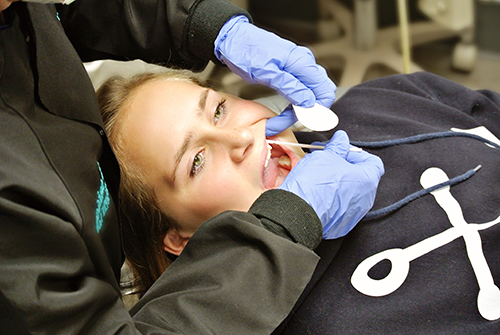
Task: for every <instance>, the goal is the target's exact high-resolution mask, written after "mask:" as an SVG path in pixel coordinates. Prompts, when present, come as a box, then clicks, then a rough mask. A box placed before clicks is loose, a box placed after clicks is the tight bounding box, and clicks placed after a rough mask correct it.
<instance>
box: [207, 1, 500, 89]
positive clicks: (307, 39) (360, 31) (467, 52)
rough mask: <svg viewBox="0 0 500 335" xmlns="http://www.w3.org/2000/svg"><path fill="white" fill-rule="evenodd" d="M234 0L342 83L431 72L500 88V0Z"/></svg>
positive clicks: (227, 79) (225, 79) (224, 76)
mask: <svg viewBox="0 0 500 335" xmlns="http://www.w3.org/2000/svg"><path fill="white" fill-rule="evenodd" d="M232 2H234V3H236V4H237V5H239V6H241V7H244V8H246V9H247V10H248V11H249V12H250V13H251V14H252V16H253V18H254V23H255V24H256V25H258V26H260V27H263V28H265V29H267V30H270V31H273V32H275V33H277V34H278V35H280V36H282V37H284V38H287V39H289V40H292V41H294V42H296V43H297V44H300V45H306V46H308V47H309V48H310V49H311V50H312V51H313V53H314V54H315V56H316V59H317V62H318V63H319V64H321V65H323V66H324V67H325V68H326V69H327V71H328V74H329V76H330V77H331V78H332V79H333V81H334V82H335V83H336V84H337V86H339V87H340V88H348V87H351V86H353V85H355V84H357V83H360V82H363V81H366V80H369V79H373V78H377V77H381V76H386V75H390V74H395V73H401V72H414V71H419V70H425V71H429V72H432V73H435V74H438V75H441V76H443V77H446V78H449V79H451V80H453V81H456V82H458V83H461V84H463V85H465V86H467V87H469V88H471V89H482V88H485V89H491V90H495V91H497V92H500V36H499V28H500V0H233V1H232ZM402 13H404V15H403V14H402ZM405 27H407V30H405ZM402 28H403V35H402V34H401V32H402V30H401V29H402ZM405 32H406V33H405ZM402 44H403V46H402ZM405 45H406V46H407V47H405ZM224 71H225V70H224V69H223V68H217V69H216V77H217V78H219V80H221V81H222V84H223V86H224V88H225V89H226V90H228V91H229V92H230V93H233V94H238V95H241V96H243V97H245V98H257V97H261V96H263V95H264V96H265V95H266V94H267V93H266V88H263V87H256V86H254V85H252V86H250V85H246V84H243V83H241V82H238V80H239V79H237V78H235V76H232V75H231V74H230V73H229V74H228V73H227V72H224ZM269 94H271V92H270V93H269Z"/></svg>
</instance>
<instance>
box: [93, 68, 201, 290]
mask: <svg viewBox="0 0 500 335" xmlns="http://www.w3.org/2000/svg"><path fill="white" fill-rule="evenodd" d="M157 80H174V81H187V82H191V83H195V84H198V85H200V86H203V87H208V86H209V85H208V84H207V83H205V82H202V81H201V80H199V78H198V77H197V76H196V75H195V74H194V73H193V72H191V71H189V70H174V69H166V68H165V69H163V70H162V71H155V72H147V73H142V74H139V75H135V76H133V77H130V78H124V77H113V78H110V79H108V80H107V81H106V82H105V83H104V84H103V85H102V86H101V87H100V88H99V89H98V91H97V98H98V102H99V108H100V110H101V115H102V118H103V121H104V127H105V130H106V132H107V134H108V138H109V141H110V144H111V147H112V148H113V151H114V152H115V155H116V157H117V160H118V163H119V164H120V170H121V184H120V203H119V210H120V214H121V218H122V236H123V237H122V239H123V248H124V252H125V256H126V257H127V261H128V262H129V265H130V268H131V270H132V274H133V277H134V285H135V289H136V290H137V291H138V292H140V293H144V292H145V291H146V290H147V289H148V288H149V287H150V286H151V285H152V284H153V283H154V282H155V281H156V279H158V277H159V276H160V275H161V274H162V273H163V272H164V271H165V269H166V268H167V267H168V266H169V265H170V264H171V262H172V258H171V257H169V255H168V254H167V253H166V252H165V251H164V250H163V238H164V236H165V235H166V233H167V232H168V231H169V230H170V229H172V228H175V227H176V223H175V222H174V221H173V220H172V219H171V218H169V217H168V215H167V213H164V212H162V211H161V210H160V208H159V206H158V201H157V197H156V195H155V191H154V189H153V188H152V186H151V185H149V184H148V183H147V182H146V178H145V175H144V172H143V170H142V169H141V167H140V166H139V165H138V164H136V163H135V162H134V160H133V159H131V155H130V152H128V151H127V147H126V145H125V143H126V141H124V138H123V135H122V132H121V125H122V122H121V121H122V120H123V118H124V115H125V114H126V113H127V108H128V105H129V103H130V101H131V99H132V98H133V96H134V93H135V92H136V91H137V89H138V88H139V87H141V86H142V85H144V84H146V83H149V82H152V81H157Z"/></svg>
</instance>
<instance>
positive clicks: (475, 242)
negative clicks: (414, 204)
mask: <svg viewBox="0 0 500 335" xmlns="http://www.w3.org/2000/svg"><path fill="white" fill-rule="evenodd" d="M447 180H448V177H447V175H446V173H445V172H444V171H443V170H441V169H439V168H435V167H434V168H429V169H427V170H426V171H424V173H422V176H421V178H420V184H421V185H422V186H423V187H424V188H428V187H431V186H433V185H436V184H439V183H442V182H445V181H447ZM431 194H432V195H433V196H434V198H435V199H436V201H437V203H438V204H439V206H440V207H441V208H442V209H443V210H444V211H445V212H446V214H447V216H448V219H449V220H450V222H451V225H452V226H453V227H451V228H449V229H447V230H445V231H443V232H442V233H439V234H437V235H434V236H431V237H429V238H427V239H425V240H422V241H420V242H418V243H416V244H414V245H411V246H409V247H407V248H405V249H388V250H385V251H382V252H380V253H378V254H375V255H373V256H370V257H368V258H367V259H365V260H364V261H363V262H361V263H360V264H359V265H358V267H357V268H356V270H355V271H354V273H353V274H352V277H351V284H352V285H353V286H354V288H356V289H357V290H358V291H359V292H361V293H363V294H366V295H369V296H376V297H380V296H384V295H388V294H390V293H392V292H394V291H396V290H397V289H398V288H399V287H400V286H401V285H402V284H403V282H404V281H405V280H406V277H407V276H408V272H409V270H410V262H411V261H412V260H414V259H417V258H419V257H420V256H422V255H424V254H426V253H428V252H431V251H432V250H435V249H437V248H439V247H441V246H443V245H446V244H448V243H450V242H452V241H453V240H455V239H457V238H459V237H463V238H464V241H465V245H466V251H467V255H468V257H469V260H470V263H471V265H472V268H473V270H474V274H475V276H476V278H477V282H478V284H479V294H478V297H477V307H478V310H479V314H481V316H482V317H483V318H485V319H487V320H490V321H493V320H497V319H499V318H500V289H499V288H498V287H497V286H496V285H495V283H494V281H493V276H492V275H491V271H490V268H489V266H488V263H487V262H486V259H485V257H484V253H483V249H482V245H481V236H480V235H479V230H484V229H488V228H490V227H492V226H494V225H496V224H497V223H499V222H500V216H499V217H497V218H496V219H495V220H493V221H490V222H485V223H467V222H466V221H465V219H464V217H463V213H462V208H461V207H460V204H459V203H458V201H457V200H456V199H455V198H454V197H453V195H452V194H451V193H450V187H449V186H446V187H443V188H440V189H438V190H435V191H433V192H431ZM382 260H389V261H390V262H391V264H392V268H391V271H390V272H389V274H388V275H387V276H386V277H385V278H382V279H372V278H370V277H369V276H368V271H369V270H370V269H371V268H372V267H373V266H375V265H376V264H377V263H379V262H380V261H382Z"/></svg>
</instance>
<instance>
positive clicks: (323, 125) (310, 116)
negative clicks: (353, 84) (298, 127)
mask: <svg viewBox="0 0 500 335" xmlns="http://www.w3.org/2000/svg"><path fill="white" fill-rule="evenodd" d="M292 108H293V110H294V112H295V115H296V116H297V119H298V120H299V121H300V123H302V124H303V125H304V126H305V127H307V128H309V129H311V130H314V131H327V130H331V129H333V128H335V127H336V126H337V124H338V123H339V117H338V116H337V114H335V113H334V112H333V111H332V110H331V109H330V108H327V107H325V106H322V105H320V104H318V103H316V104H315V105H314V106H313V107H310V108H304V107H300V106H296V105H292Z"/></svg>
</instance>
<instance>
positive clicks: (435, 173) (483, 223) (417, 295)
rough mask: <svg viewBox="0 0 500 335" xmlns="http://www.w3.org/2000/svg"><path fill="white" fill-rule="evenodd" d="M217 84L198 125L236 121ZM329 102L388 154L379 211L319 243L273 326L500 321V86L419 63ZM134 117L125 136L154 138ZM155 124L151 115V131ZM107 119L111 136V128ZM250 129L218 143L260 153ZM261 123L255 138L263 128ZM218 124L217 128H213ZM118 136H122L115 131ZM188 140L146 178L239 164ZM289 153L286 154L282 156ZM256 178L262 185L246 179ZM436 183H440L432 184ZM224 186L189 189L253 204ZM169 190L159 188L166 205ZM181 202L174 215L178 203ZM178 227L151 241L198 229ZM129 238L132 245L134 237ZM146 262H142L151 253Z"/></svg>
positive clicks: (378, 329)
mask: <svg viewBox="0 0 500 335" xmlns="http://www.w3.org/2000/svg"><path fill="white" fill-rule="evenodd" d="M151 88H153V86H151ZM157 88H158V87H157ZM203 90H204V89H203V88H200V89H199V90H198V91H197V92H198V93H197V94H196V96H198V97H200V96H202V97H204V96H205V95H204V93H203V92H204V91H203ZM155 91H156V92H158V91H159V90H158V89H154V90H151V91H149V93H148V94H146V97H143V98H145V99H143V100H142V101H143V102H145V103H146V104H142V105H135V107H136V108H137V107H139V106H140V110H141V111H142V112H147V111H148V108H147V106H148V104H150V103H152V101H150V100H153V97H155V100H156V99H158V100H160V97H158V96H156V95H155V94H158V93H155ZM144 92H146V91H144ZM211 94H214V93H212V91H210V92H209V94H208V95H207V96H206V97H207V100H206V103H205V107H206V106H211V109H212V110H211V111H210V114H209V115H210V116H208V119H207V120H205V119H202V118H201V116H200V118H199V121H198V124H200V127H199V129H205V128H204V125H203V123H204V122H205V121H207V122H209V121H208V120H210V121H212V122H213V121H214V120H215V121H216V123H217V122H221V123H220V124H219V125H220V126H223V125H225V124H224V121H225V120H230V119H225V117H228V116H230V115H231V114H230V113H232V112H233V110H231V109H229V107H230V106H233V105H232V104H230V103H229V102H230V101H231V100H230V99H226V101H225V102H224V99H225V98H222V99H219V98H218V97H217V98H215V99H214V100H210V98H212V97H213V96H212V95H211ZM162 95H163V94H162ZM132 96H133V97H135V98H137V99H136V100H135V101H134V102H132V103H130V104H128V105H127V107H128V108H130V107H133V106H134V105H133V104H134V103H135V102H136V101H141V94H140V92H135V93H134V94H133V95H132ZM179 97H181V92H179V93H176V95H175V98H176V99H174V97H170V99H174V100H180V99H178V98H179ZM199 101H200V99H196V102H194V103H193V106H191V109H193V110H195V111H198V110H199V105H200V103H199ZM201 101H205V99H204V98H203V99H201ZM236 101H238V100H236ZM239 103H242V105H240V104H239ZM160 105H164V104H160ZM201 105H203V104H201ZM234 106H239V108H241V109H243V108H245V106H248V105H247V102H238V104H236V105H234ZM332 108H333V109H334V110H335V112H336V113H337V115H338V116H339V118H340V123H339V126H338V128H340V129H345V130H347V131H348V132H349V134H350V136H351V138H352V139H355V140H356V141H353V142H352V143H353V144H355V145H358V146H361V147H364V148H367V149H366V150H370V151H372V152H374V153H376V154H377V155H378V156H380V157H381V158H382V160H383V161H384V164H385V166H386V170H387V171H386V174H385V175H384V178H382V180H381V184H380V186H379V189H378V192H377V198H376V200H375V205H374V210H373V211H372V212H370V213H368V215H367V216H366V218H365V219H364V220H363V221H362V222H361V223H359V224H358V225H357V226H356V228H355V229H353V230H352V231H351V233H350V234H349V235H347V236H346V237H345V238H344V239H340V240H332V241H324V242H322V244H321V245H320V246H319V248H318V249H317V250H316V252H317V253H318V254H319V255H320V256H321V257H322V259H321V261H320V264H319V265H318V267H317V272H316V274H315V276H314V277H313V280H312V281H311V283H310V285H309V287H308V288H307V289H306V290H305V291H304V293H303V296H302V298H301V299H300V300H299V302H298V303H297V304H296V308H295V311H294V312H292V313H291V314H290V317H289V319H288V320H286V321H285V322H284V323H283V325H282V327H280V328H279V329H278V330H276V332H275V333H276V334H277V333H280V332H284V333H287V334H304V333H311V332H312V333H314V334H332V333H336V332H338V333H341V334H359V333H388V332H390V333H414V332H420V333H440V332H443V331H444V332H449V333H467V334H473V333H488V332H490V333H495V332H496V331H497V330H498V327H499V324H498V322H499V321H498V320H500V312H499V311H500V290H499V289H498V285H499V282H498V281H499V280H500V262H499V261H498V260H499V259H500V249H499V248H498V240H499V238H500V235H499V233H500V230H499V228H498V227H500V226H499V225H498V223H500V209H499V207H498V204H499V203H500V192H498V189H499V186H500V179H499V177H498V176H499V174H498V166H499V165H500V154H499V149H498V147H499V145H500V141H499V140H498V138H499V137H500V96H499V95H498V94H496V93H494V92H490V91H471V90H468V89H466V88H465V87H463V86H460V85H457V84H455V83H452V82H450V81H447V80H445V79H443V78H439V77H436V76H433V75H431V74H428V73H417V74H413V75H397V76H391V77H387V78H382V79H379V80H374V81H370V82H367V83H364V84H361V85H359V86H357V87H355V88H352V89H351V90H350V91H349V92H348V93H346V95H344V96H343V97H342V98H341V99H339V100H338V101H337V102H336V103H335V104H334V106H333V107H332ZM129 110H131V109H129ZM238 110H239V109H238ZM238 110H236V111H235V112H238ZM224 112H229V114H224ZM196 113H197V112H196ZM262 113H263V114H262V118H265V116H264V115H265V114H266V113H265V112H264V111H262ZM173 115H174V116H173V118H175V117H176V115H177V114H175V113H173ZM259 115H260V114H259ZM129 117H130V116H129ZM125 119H126V118H125ZM257 119H259V117H257V118H256V119H254V120H252V121H250V122H249V124H250V125H251V126H250V129H254V130H255V131H257V129H260V128H259V127H260V126H259V122H258V121H257ZM157 120H159V119H157ZM128 121H129V122H128V125H129V126H130V127H131V128H136V129H137V130H138V131H136V132H135V133H134V132H132V133H131V132H129V133H128V136H127V138H128V139H133V140H134V141H137V142H135V145H138V144H139V143H141V142H140V141H146V139H147V138H148V137H149V136H146V139H139V138H138V137H137V136H138V135H139V134H141V135H146V130H145V129H146V128H144V125H142V126H141V124H140V122H139V120H135V119H133V118H132V117H130V118H129V119H128ZM162 122H165V121H161V122H160V121H158V122H157V123H156V125H158V127H159V126H161V124H162ZM169 122H173V120H171V119H170V120H169ZM108 124H109V125H111V124H112V123H110V122H108ZM154 124H155V123H154V122H153V123H151V124H149V125H148V127H149V128H147V129H148V131H149V132H151V133H153V130H151V129H152V128H151V127H152V126H153V125H154ZM122 126H125V127H124V128H123V129H127V128H126V123H125V124H124V125H122ZM141 127H143V128H141ZM252 127H253V128H252ZM108 128H109V129H110V134H111V136H113V127H108ZM141 129H142V130H141ZM167 129H169V128H168V127H167ZM234 129H236V128H235V127H234V126H233V127H230V128H229V130H228V132H229V134H231V130H234ZM129 131H130V129H129ZM259 132H260V131H259ZM182 133H183V134H184V135H182V136H172V137H173V138H175V140H176V141H177V142H176V143H173V144H172V145H177V147H179V148H183V147H184V146H183V145H182V143H185V142H186V139H189V143H190V144H191V143H197V142H196V140H195V137H194V135H193V136H188V137H186V136H185V134H189V129H188V128H183V131H182ZM240 133H241V134H247V135H245V136H242V138H240V139H239V141H236V138H238V137H236V135H235V134H240ZM123 134H125V132H124V133H123ZM131 134H134V136H135V137H134V136H131ZM249 134H250V132H248V133H246V132H244V131H243V132H241V131H240V132H235V133H234V134H233V135H234V136H235V137H232V136H229V135H228V138H229V139H225V140H224V141H223V142H220V145H226V146H227V145H229V144H231V146H229V147H227V148H231V149H228V152H232V153H235V154H234V156H227V157H226V158H228V157H232V159H234V157H240V159H241V157H244V158H248V157H252V152H253V151H252V148H254V147H255V146H257V145H259V144H253V145H252V146H251V145H249V143H251V142H252V141H251V140H250V138H251V137H250V136H249ZM252 134H253V136H254V137H253V139H256V138H258V137H256V136H255V134H256V132H252ZM148 135H149V134H148ZM209 135H212V133H211V132H208V135H207V136H209ZM156 136H157V135H156ZM296 136H298V137H299V141H300V142H304V141H309V142H311V141H316V140H326V139H328V138H329V137H331V133H325V134H322V133H301V134H296ZM259 137H260V136H259ZM262 137H263V135H262ZM207 138H208V139H209V140H208V141H209V142H210V143H212V141H214V142H213V143H219V142H217V141H218V140H219V137H218V136H215V137H210V136H209V137H207ZM152 139H154V137H152ZM121 140H122V141H123V140H124V138H122V139H121ZM259 142H261V144H260V145H259V150H262V151H261V158H260V161H259V160H257V159H256V161H258V162H259V163H258V164H260V165H261V166H263V165H265V161H266V159H265V158H266V157H267V156H266V154H263V153H262V152H266V150H265V142H264V139H263V138H261V139H259V140H258V141H257V140H256V141H255V143H259ZM114 143H115V144H116V143H118V142H117V140H116V139H115V140H114ZM122 143H125V142H122ZM156 143H157V142H154V140H153V142H150V144H151V146H152V147H154V146H153V145H152V144H156ZM235 143H236V144H238V145H235ZM190 144H189V145H187V147H186V150H185V152H186V153H187V154H188V155H189V159H185V157H184V156H182V155H178V156H174V158H175V157H180V158H178V159H177V160H178V161H179V164H178V167H177V169H176V170H175V167H170V166H168V165H166V164H167V163H166V162H164V160H162V159H159V160H158V163H157V164H156V165H157V166H159V167H165V168H166V167H167V166H168V169H170V170H169V171H174V170H175V171H176V173H178V172H179V171H181V170H184V172H182V173H181V174H180V175H179V177H177V175H176V177H175V179H174V178H173V177H171V178H168V179H166V180H159V179H156V180H155V179H150V181H149V183H152V182H155V181H158V183H159V184H158V185H162V183H164V184H165V185H164V186H161V187H163V188H162V189H163V190H169V191H170V190H172V192H175V191H176V188H175V187H176V183H185V185H186V190H190V188H189V183H190V182H196V183H197V182H198V181H197V178H198V177H200V176H203V173H204V172H210V175H211V177H212V178H214V180H217V177H218V176H217V174H218V172H222V171H228V170H229V171H232V170H231V169H232V166H231V165H230V164H225V165H219V166H216V167H214V170H210V169H211V168H212V167H211V166H210V165H209V164H210V163H211V162H212V160H211V157H212V155H213V154H215V153H212V152H209V151H208V150H205V151H203V150H197V149H198V147H197V146H196V145H194V146H193V147H191V146H190ZM129 145H130V144H129ZM117 147H118V148H119V146H117ZM131 147H132V146H131ZM157 147H158V145H157ZM139 148H140V146H136V147H135V150H134V151H132V152H131V153H130V157H132V158H134V157H142V155H145V154H147V152H146V151H144V148H142V147H141V148H142V149H141V151H140V152H139ZM242 148H245V150H242ZM238 150H239V151H238ZM281 150H283V151H282V153H286V154H287V156H288V157H289V158H290V161H291V164H292V166H293V164H294V160H295V158H294V155H293V154H291V153H287V152H286V149H285V148H281ZM162 151H164V150H163V149H162V148H161V147H160V148H159V150H158V151H154V152H153V153H149V155H151V156H156V157H160V156H161V155H160V154H161V153H162ZM174 152H179V150H174ZM181 152H184V150H182V151H181ZM123 153H124V152H122V153H121V154H118V156H119V157H120V156H121V155H122V154H123ZM136 155H137V156H136ZM273 155H274V154H273V153H271V156H273ZM280 155H281V154H280ZM122 157H123V156H122ZM299 157H300V156H296V158H297V159H298V158H299ZM218 159H220V158H218ZM287 160H288V159H285V158H283V161H287ZM153 161H154V160H153ZM228 161H229V160H228ZM228 161H226V162H228ZM174 162H176V160H175V159H174ZM212 163H213V162H212ZM142 164H144V162H142ZM204 164H206V166H205V165H204ZM255 164H256V163H255ZM258 164H257V165H258ZM269 164H270V163H269ZM276 164H277V167H278V168H279V169H282V168H283V167H284V165H285V164H280V163H279V159H278V162H277V163H276ZM156 165H149V163H148V165H147V166H146V165H145V166H142V167H147V168H149V169H151V170H153V171H154V169H155V168H154V166H156ZM479 166H480V167H479ZM200 167H201V168H200ZM332 168H333V167H332ZM478 169H479V170H478ZM285 170H286V169H285ZM282 172H283V171H282ZM286 172H287V171H285V172H284V173H285V174H286ZM292 172H293V171H292ZM236 175H238V176H239V177H238V179H236V178H235V179H234V180H233V181H234V183H235V184H236V183H238V184H241V185H242V187H248V188H249V190H250V191H249V192H253V191H252V190H253V188H255V192H256V193H257V192H258V189H259V188H258V186H259V185H261V184H262V180H256V179H252V174H251V172H249V171H246V173H240V174H236ZM277 176H278V174H277ZM256 178H257V177H256ZM257 179H258V178H257ZM278 179H279V178H276V180H278ZM252 180H253V185H252V187H253V188H252V187H250V186H248V185H250V184H252ZM247 181H249V182H250V184H247V183H246V182H247ZM272 181H274V180H272ZM183 185H184V184H183ZM208 185H209V187H208V188H207V189H206V190H207V192H209V191H212V190H215V188H216V187H218V186H224V187H226V188H230V187H233V186H234V185H226V184H222V183H220V182H219V181H217V182H214V183H212V184H208ZM435 185H440V186H438V187H436V188H434V186H435ZM224 187H221V189H218V190H217V192H214V193H211V195H210V198H208V197H206V198H201V197H198V196H197V194H196V192H198V191H200V190H203V188H202V187H197V188H194V189H193V195H192V196H189V197H187V198H186V199H187V200H186V201H187V202H186V203H189V200H192V201H193V204H197V201H200V200H201V202H202V203H203V202H204V201H207V202H211V201H214V199H215V200H217V199H224V200H225V201H227V203H228V204H231V205H234V206H236V204H237V205H238V206H244V203H245V201H246V197H245V195H246V194H243V192H239V193H238V194H243V196H242V197H241V198H240V199H232V198H228V199H226V198H224V195H223V191H224V189H225V188H224ZM178 192H180V193H179V199H182V195H183V193H182V192H183V191H182V190H179V191H178ZM219 197H220V198H219ZM235 198H236V197H235ZM161 200H162V198H159V202H158V203H159V204H161V203H162V202H161ZM239 200H241V202H240V201H239ZM400 200H402V201H400ZM160 206H161V205H160ZM160 206H159V207H160ZM180 208H182V207H179V209H178V211H179V213H180ZM158 209H159V208H158ZM172 209H173V208H172ZM158 213H163V212H161V211H158ZM165 213H168V212H166V211H165ZM172 213H174V214H173V215H177V214H175V213H177V212H176V210H175V209H173V211H172ZM203 214H207V215H210V214H211V213H210V211H207V209H206V208H204V207H202V206H201V205H200V206H199V207H196V206H193V213H189V215H190V217H191V220H193V221H192V222H196V219H197V217H198V216H201V215H203ZM161 215H163V214H161ZM172 222H175V220H172ZM190 222H191V221H190ZM135 224H136V233H138V231H139V230H137V229H141V228H140V227H139V226H138V223H137V222H136V223H135ZM172 227H176V226H172ZM128 229H129V230H131V228H130V227H128ZM169 229H171V228H169ZM169 229H166V230H164V231H162V232H158V231H155V232H153V234H151V235H150V236H149V237H148V238H149V239H150V240H149V241H148V243H149V244H150V245H152V244H153V243H152V242H151V238H152V237H154V236H157V238H158V236H161V237H160V240H157V242H156V243H157V244H159V245H161V248H164V249H163V250H166V249H165V248H166V245H167V244H168V243H169V242H167V243H164V242H165V240H168V239H170V240H173V241H175V242H176V243H177V244H182V243H183V242H181V241H185V240H183V239H184V238H185V237H187V236H189V235H188V233H186V230H183V231H181V230H180V229H177V233H178V234H176V235H174V236H172V237H170V236H169V234H167V232H168V230H169ZM175 229H176V228H174V230H175ZM140 231H141V233H142V232H144V231H143V230H140ZM133 233H134V232H132V234H128V233H127V234H125V235H128V236H132V241H134V243H135V244H136V245H137V243H138V242H137V241H138V238H139V237H137V236H134V235H133ZM132 241H130V243H129V244H130V246H129V247H130V248H132V247H133V244H134V243H131V242H132ZM129 250H131V249H129ZM170 251H172V250H170ZM129 252H130V251H129ZM143 261H144V260H143ZM145 262H146V263H143V264H152V263H148V261H145ZM151 262H153V261H151ZM153 263H154V262H153ZM410 264H411V267H410Z"/></svg>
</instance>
